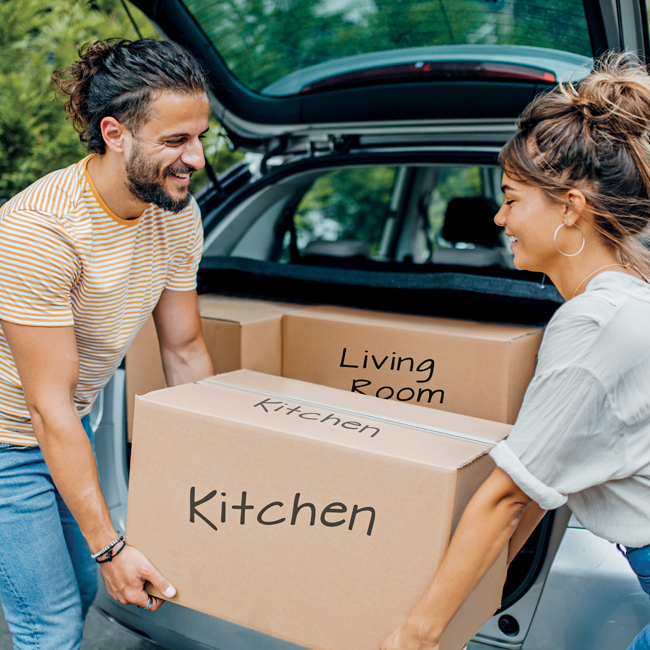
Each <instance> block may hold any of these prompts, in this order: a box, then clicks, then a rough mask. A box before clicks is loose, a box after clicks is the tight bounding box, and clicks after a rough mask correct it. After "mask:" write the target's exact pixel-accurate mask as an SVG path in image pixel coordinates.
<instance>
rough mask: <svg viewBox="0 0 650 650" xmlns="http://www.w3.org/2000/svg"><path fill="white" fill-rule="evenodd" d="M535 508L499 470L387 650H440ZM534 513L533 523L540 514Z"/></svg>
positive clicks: (474, 501)
mask: <svg viewBox="0 0 650 650" xmlns="http://www.w3.org/2000/svg"><path fill="white" fill-rule="evenodd" d="M530 503H531V499H530V498H529V497H528V496H526V494H525V493H524V492H522V491H521V489H520V488H519V487H518V486H517V485H516V484H515V483H514V481H513V480H512V479H511V478H510V477H509V476H508V475H507V474H506V473H505V472H504V471H503V470H501V469H499V468H497V469H495V470H494V472H492V474H491V475H490V477H489V478H488V479H487V481H485V483H483V485H482V486H481V487H480V488H479V490H478V492H477V493H476V494H475V495H474V496H473V497H472V500H471V501H470V502H469V504H468V506H467V508H466V509H465V512H464V513H463V516H462V517H461V520H460V522H459V524H458V527H457V528H456V532H455V533H454V536H453V538H452V540H451V543H450V544H449V548H448V549H447V553H446V554H445V557H444V558H443V560H442V563H441V564H440V567H439V568H438V571H437V572H436V575H435V576H434V578H433V580H432V581H431V584H430V585H429V587H428V588H427V590H426V591H425V592H424V594H423V595H422V597H421V598H420V600H419V602H418V603H417V605H416V606H415V608H414V609H413V611H412V612H411V613H410V614H409V617H408V619H407V621H406V623H405V625H403V626H402V627H400V628H398V629H397V630H395V631H394V632H393V633H392V634H391V635H390V636H389V637H388V638H387V639H386V640H385V641H384V643H383V644H382V645H381V650H429V649H435V648H436V646H437V644H438V642H439V641H440V637H441V636H442V633H443V632H444V631H445V628H446V627H447V625H448V624H449V622H450V621H451V619H452V618H453V617H454V615H455V614H456V612H457V611H458V609H459V608H460V606H461V605H462V604H463V602H465V599H466V598H467V597H468V596H469V594H470V593H471V592H472V590H473V589H474V587H476V585H477V584H478V583H479V581H480V580H481V578H482V577H483V576H484V575H485V574H486V573H487V571H488V569H489V568H490V567H491V566H492V565H493V564H494V562H495V561H496V559H497V558H498V557H499V555H500V554H501V551H502V550H503V549H504V547H505V545H506V544H507V543H508V541H509V540H510V538H511V537H513V534H514V532H515V531H516V530H517V529H518V527H519V524H520V522H521V521H522V517H523V514H524V512H525V511H526V510H527V506H528V505H529V504H530ZM530 512H531V521H532V519H533V517H532V513H534V512H535V511H534V510H531V511H530ZM531 521H527V524H526V528H527V529H528V528H529V524H530V523H531ZM524 532H525V531H524V530H523V529H522V536H523V534H524ZM521 544H523V541H522V542H521Z"/></svg>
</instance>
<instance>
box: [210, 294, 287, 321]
mask: <svg viewBox="0 0 650 650" xmlns="http://www.w3.org/2000/svg"><path fill="white" fill-rule="evenodd" d="M294 309H297V306H296V305H289V304H284V303H278V302H269V301H265V300H248V299H245V298H234V297H231V296H219V295H213V294H205V295H202V296H199V311H200V312H201V318H210V319H215V320H223V321H231V322H233V323H241V324H245V323H255V322H258V321H264V320H268V319H269V318H280V317H281V316H282V315H283V314H285V313H286V312H288V311H292V310H294Z"/></svg>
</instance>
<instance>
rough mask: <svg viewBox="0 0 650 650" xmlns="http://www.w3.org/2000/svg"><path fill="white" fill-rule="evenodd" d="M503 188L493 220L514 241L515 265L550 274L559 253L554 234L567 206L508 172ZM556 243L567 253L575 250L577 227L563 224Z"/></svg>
mask: <svg viewBox="0 0 650 650" xmlns="http://www.w3.org/2000/svg"><path fill="white" fill-rule="evenodd" d="M501 189H502V190H503V192H504V194H505V199H504V202H503V205H502V206H501V209H500V210H499V212H498V213H497V214H496V216H495V217H494V221H495V222H496V224H497V225H499V226H503V227H504V228H505V233H506V235H507V236H508V237H510V239H511V241H512V243H511V244H510V248H511V250H512V252H513V253H514V260H513V261H514V264H515V266H516V267H517V268H518V269H525V270H528V271H538V272H541V273H547V274H548V273H549V271H550V270H551V269H552V268H553V265H554V264H555V263H556V262H557V259H558V256H559V253H558V250H557V248H556V247H555V243H554V242H553V236H554V234H555V230H556V229H557V227H558V226H559V225H560V224H561V223H563V215H564V214H565V212H566V208H565V206H564V205H563V204H562V203H555V202H552V201H551V200H550V199H549V198H548V197H547V195H546V194H545V193H544V191H543V190H542V189H540V188H539V187H537V186H535V185H528V184H525V183H521V182H520V181H516V180H514V179H513V178H510V177H509V176H508V174H507V173H505V172H504V174H503V186H502V188H501ZM557 242H558V245H559V246H560V248H561V249H562V250H563V251H564V252H566V253H575V252H576V251H577V250H578V249H579V248H580V245H581V243H582V235H581V233H580V231H579V230H578V229H577V228H569V227H564V228H561V229H560V232H558V234H557Z"/></svg>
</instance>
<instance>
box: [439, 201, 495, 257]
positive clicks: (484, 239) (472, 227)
mask: <svg viewBox="0 0 650 650" xmlns="http://www.w3.org/2000/svg"><path fill="white" fill-rule="evenodd" d="M498 211H499V206H498V205H497V204H496V203H495V202H494V201H493V200H492V199H486V198H484V197H469V198H457V199H452V200H451V201H449V204H448V205H447V211H446V212H445V223H444V225H443V227H442V237H443V239H445V240H446V241H448V242H449V243H451V244H457V243H459V242H463V243H466V244H476V245H478V246H485V247H486V248H492V247H494V246H497V245H498V243H499V233H500V232H501V230H502V228H500V227H499V226H497V225H496V224H495V223H494V215H495V214H496V213H497V212H498Z"/></svg>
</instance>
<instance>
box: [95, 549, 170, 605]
mask: <svg viewBox="0 0 650 650" xmlns="http://www.w3.org/2000/svg"><path fill="white" fill-rule="evenodd" d="M100 559H101V558H100ZM100 567H101V572H102V577H103V578H104V582H105V583H106V590H107V591H108V593H109V594H110V595H111V596H113V598H115V600H117V601H119V602H120V603H122V605H137V606H138V607H146V605H147V603H148V602H149V594H147V592H146V591H145V590H144V585H145V583H146V582H150V583H151V584H152V585H153V586H154V587H155V588H156V589H157V590H158V591H159V592H160V593H161V594H165V596H167V597H168V598H173V597H174V596H175V595H176V589H174V587H173V586H172V584H171V582H169V580H166V579H165V578H163V576H162V575H160V572H159V571H158V570H157V569H156V567H154V565H153V564H151V562H149V560H147V558H146V557H145V556H144V555H143V554H142V553H140V551H138V550H137V549H135V548H133V547H132V546H128V545H127V546H126V547H125V548H124V550H123V551H122V552H121V553H120V554H119V555H118V556H117V557H114V558H113V560H112V561H111V562H104V563H103V564H100ZM151 598H152V600H153V605H152V606H151V610H150V611H152V612H155V611H156V610H157V609H158V608H159V607H160V606H161V605H162V604H163V603H164V602H165V601H164V600H162V599H161V598H154V597H153V596H152V597H151Z"/></svg>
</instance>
